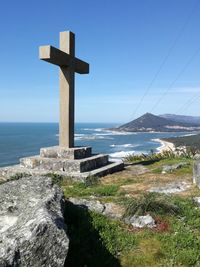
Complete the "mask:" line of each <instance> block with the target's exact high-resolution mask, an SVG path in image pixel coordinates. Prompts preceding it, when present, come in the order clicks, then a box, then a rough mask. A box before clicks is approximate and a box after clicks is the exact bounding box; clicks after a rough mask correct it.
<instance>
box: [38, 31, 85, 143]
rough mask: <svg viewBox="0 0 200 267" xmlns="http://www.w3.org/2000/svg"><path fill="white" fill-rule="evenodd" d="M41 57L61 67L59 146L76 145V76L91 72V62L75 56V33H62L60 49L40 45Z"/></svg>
mask: <svg viewBox="0 0 200 267" xmlns="http://www.w3.org/2000/svg"><path fill="white" fill-rule="evenodd" d="M39 55H40V59H42V60H45V61H47V62H49V63H52V64H55V65H57V66H59V67H60V74H59V75H60V122H59V146H61V147H68V148H70V147H74V76H75V72H77V73H80V74H87V73H89V64H88V63H86V62H84V61H82V60H80V59H78V58H76V57H75V34H74V33H72V32H70V31H67V32H61V33H60V49H57V48H55V47H52V46H50V45H47V46H40V48H39Z"/></svg>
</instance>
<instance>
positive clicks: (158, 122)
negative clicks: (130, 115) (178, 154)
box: [118, 112, 200, 132]
mask: <svg viewBox="0 0 200 267" xmlns="http://www.w3.org/2000/svg"><path fill="white" fill-rule="evenodd" d="M118 129H119V130H122V131H130V132H184V131H188V132H189V131H197V130H200V125H196V124H191V123H185V122H177V121H173V120H170V119H168V118H164V117H160V116H156V115H154V114H152V113H149V112H147V113H145V114H144V115H142V116H140V117H139V118H137V119H135V120H133V121H131V122H129V123H126V124H124V125H122V126H120V127H119V128H118Z"/></svg>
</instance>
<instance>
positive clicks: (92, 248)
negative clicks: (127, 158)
mask: <svg viewBox="0 0 200 267" xmlns="http://www.w3.org/2000/svg"><path fill="white" fill-rule="evenodd" d="M131 161H132V165H130V166H129V167H132V168H133V169H130V168H129V169H128V170H127V172H126V170H125V171H123V172H121V173H118V174H113V175H110V176H108V177H104V178H101V179H100V180H98V179H97V178H95V177H89V178H88V180H86V182H85V183H78V182H73V181H72V180H71V179H65V178H63V177H58V176H54V177H52V178H53V180H54V182H56V183H58V184H60V185H61V186H62V188H63V190H64V194H65V197H66V199H67V198H69V197H77V198H89V199H90V196H93V197H94V198H95V199H98V200H100V201H101V202H114V203H115V204H116V205H118V206H119V207H120V208H121V206H122V207H123V208H124V210H125V212H124V216H123V219H122V220H121V221H116V220H113V219H112V220H111V219H109V218H107V217H105V216H104V215H102V214H97V213H95V212H91V211H88V210H87V209H82V208H80V207H78V206H76V205H73V204H72V203H70V202H68V201H67V200H66V207H65V220H66V222H67V225H68V235H69V237H70V247H69V254H68V257H67V260H66V264H65V266H81V267H83V266H88V267H93V266H97V267H98V266H110V267H113V266H114V267H115V266H116V267H117V266H119V267H120V266H121V267H134V266H135V267H140V266H141V267H145V266H146V267H172V266H173V267H190V266H191V267H193V266H194V267H195V266H196V267H198V266H200V254H199V251H200V219H199V218H200V208H198V207H197V204H196V203H195V202H194V201H193V197H194V196H200V190H199V189H198V188H194V187H191V189H189V190H188V191H187V192H186V193H185V194H181V193H180V194H175V195H165V194H158V193H147V192H146V188H149V187H148V186H149V184H151V183H152V184H151V185H152V186H155V183H156V182H157V181H159V184H161V185H165V184H166V183H169V182H171V181H175V180H178V181H180V180H181V181H184V179H186V181H188V180H187V179H188V177H189V179H192V178H191V177H192V163H193V160H192V159H191V157H190V156H188V155H186V154H184V156H183V155H181V156H177V155H174V154H173V153H172V151H169V152H168V153H161V155H158V154H156V155H154V153H151V154H150V155H148V156H146V155H144V156H141V157H137V158H135V157H134V158H131ZM138 162H139V163H140V164H143V165H145V166H147V167H148V172H147V173H145V174H141V175H140V174H134V172H133V170H134V167H135V166H137V164H138ZM180 162H184V163H187V164H186V165H184V166H183V167H181V168H179V169H177V170H174V171H173V172H170V173H167V174H162V173H161V172H162V168H163V166H165V165H173V164H177V163H180ZM140 186H141V188H140ZM146 214H150V215H151V216H152V217H153V218H154V219H155V221H156V227H155V228H152V229H148V228H143V229H137V228H134V227H132V226H131V225H127V224H125V223H124V218H127V217H129V216H133V215H138V216H140V215H146Z"/></svg>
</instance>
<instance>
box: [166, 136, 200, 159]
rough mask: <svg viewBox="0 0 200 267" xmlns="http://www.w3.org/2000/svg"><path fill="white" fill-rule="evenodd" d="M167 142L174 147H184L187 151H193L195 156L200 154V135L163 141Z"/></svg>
mask: <svg viewBox="0 0 200 267" xmlns="http://www.w3.org/2000/svg"><path fill="white" fill-rule="evenodd" d="M163 140H165V141H167V142H171V143H173V144H174V145H175V146H176V147H179V146H186V147H188V149H189V150H191V152H192V151H195V154H196V153H197V152H198V153H200V134H198V135H191V136H182V137H173V138H167V139H163Z"/></svg>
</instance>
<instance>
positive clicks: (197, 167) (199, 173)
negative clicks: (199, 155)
mask: <svg viewBox="0 0 200 267" xmlns="http://www.w3.org/2000/svg"><path fill="white" fill-rule="evenodd" d="M193 183H194V184H196V185H197V186H198V187H199V188H200V162H194V165H193Z"/></svg>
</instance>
